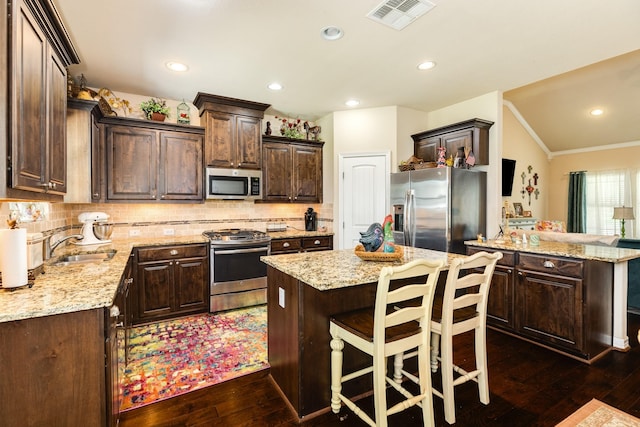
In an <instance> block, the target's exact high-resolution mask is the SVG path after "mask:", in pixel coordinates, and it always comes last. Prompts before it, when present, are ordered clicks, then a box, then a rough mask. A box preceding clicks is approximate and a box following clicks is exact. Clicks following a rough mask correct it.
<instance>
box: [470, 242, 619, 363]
mask: <svg viewBox="0 0 640 427" xmlns="http://www.w3.org/2000/svg"><path fill="white" fill-rule="evenodd" d="M480 250H486V251H487V252H494V251H495V250H492V249H486V248H479V247H469V248H468V251H467V252H468V254H472V253H475V252H479V251H480ZM502 252H503V255H504V257H503V259H502V260H501V261H500V264H499V265H498V266H496V270H495V272H494V275H493V280H492V282H491V289H490V291H489V303H488V307H487V324H488V325H489V326H491V327H495V328H498V329H500V330H502V331H505V332H508V333H511V334H514V335H516V336H518V337H521V338H523V339H526V340H529V341H531V342H534V343H537V344H540V345H543V346H545V347H548V348H550V349H553V350H555V351H558V352H562V353H564V354H567V355H569V356H572V357H575V358H577V359H580V360H584V361H588V362H591V361H593V360H594V359H596V358H598V357H599V356H601V355H603V354H604V353H606V352H607V351H608V350H610V349H611V345H612V333H613V331H612V298H613V265H612V264H610V263H607V262H603V261H596V260H585V259H575V258H568V257H559V256H547V255H543V254H533V253H526V252H522V251H502Z"/></svg>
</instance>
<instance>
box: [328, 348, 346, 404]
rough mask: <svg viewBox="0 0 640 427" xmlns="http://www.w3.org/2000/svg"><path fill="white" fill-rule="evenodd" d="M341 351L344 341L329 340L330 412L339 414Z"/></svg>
mask: <svg viewBox="0 0 640 427" xmlns="http://www.w3.org/2000/svg"><path fill="white" fill-rule="evenodd" d="M342 349H344V341H342V340H341V339H340V338H334V339H332V340H331V410H332V411H333V413H334V414H337V413H339V412H340V407H341V404H340V397H338V396H339V395H340V393H341V392H342V357H343V356H342Z"/></svg>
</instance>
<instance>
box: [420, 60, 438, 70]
mask: <svg viewBox="0 0 640 427" xmlns="http://www.w3.org/2000/svg"><path fill="white" fill-rule="evenodd" d="M435 66H436V63H435V62H433V61H425V62H422V63H420V64H418V70H430V69H432V68H433V67H435Z"/></svg>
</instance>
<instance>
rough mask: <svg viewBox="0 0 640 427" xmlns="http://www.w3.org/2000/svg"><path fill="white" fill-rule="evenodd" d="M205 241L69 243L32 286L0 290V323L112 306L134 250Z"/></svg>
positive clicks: (175, 238) (47, 263)
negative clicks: (83, 256) (89, 257)
mask: <svg viewBox="0 0 640 427" xmlns="http://www.w3.org/2000/svg"><path fill="white" fill-rule="evenodd" d="M204 242H208V239H206V238H205V237H203V236H201V235H194V236H186V237H181V236H169V237H161V238H139V239H127V240H122V241H117V240H116V241H114V242H112V243H110V244H105V245H99V246H95V245H92V246H80V245H74V244H66V245H65V246H64V247H60V248H59V249H58V250H56V252H55V253H54V257H53V258H52V259H51V260H49V261H45V265H44V271H45V273H44V274H40V275H38V276H37V277H36V279H35V283H34V285H33V287H31V288H29V287H27V286H23V287H20V288H14V289H0V322H9V321H13V320H21V319H28V318H32V317H42V316H49V315H53V314H62V313H71V312H75V311H82V310H91V309H96V308H101V307H109V306H111V305H112V304H113V298H114V296H115V293H116V289H117V288H118V284H119V283H120V278H121V277H122V274H123V272H124V268H125V266H126V264H127V261H128V260H129V255H130V254H131V251H132V250H133V249H134V248H136V247H141V246H164V245H172V244H189V243H204ZM112 250H115V251H116V254H115V256H114V257H113V258H112V259H111V260H108V261H103V262H99V263H87V264H76V265H69V266H55V265H52V264H53V263H54V262H55V261H56V259H57V258H59V257H60V256H63V255H74V254H78V253H86V252H108V251H112Z"/></svg>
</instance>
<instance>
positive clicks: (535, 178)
mask: <svg viewBox="0 0 640 427" xmlns="http://www.w3.org/2000/svg"><path fill="white" fill-rule="evenodd" d="M527 171H528V172H529V176H530V178H529V180H528V185H527V186H526V187H525V186H524V183H525V179H526V178H527V174H526V173H524V171H523V172H522V175H520V178H522V190H521V191H520V194H522V199H523V200H524V198H525V196H526V195H529V206H531V193H533V194H534V195H535V196H536V200H538V195H540V190H539V189H538V188H536V186H537V185H538V179H540V175H538V173H537V172H534V173H533V175H531V172H532V171H533V166H531V165H529V166H527ZM532 179H533V185H532V184H531V180H532Z"/></svg>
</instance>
